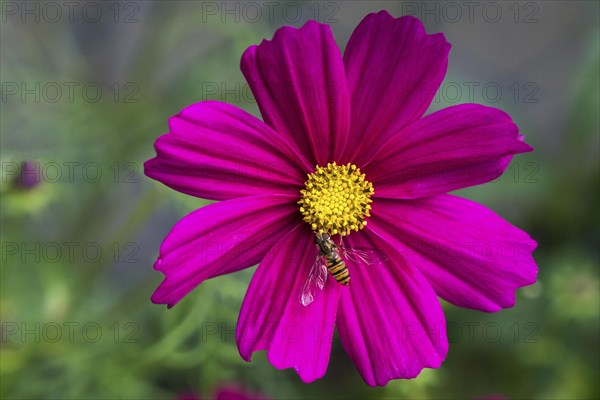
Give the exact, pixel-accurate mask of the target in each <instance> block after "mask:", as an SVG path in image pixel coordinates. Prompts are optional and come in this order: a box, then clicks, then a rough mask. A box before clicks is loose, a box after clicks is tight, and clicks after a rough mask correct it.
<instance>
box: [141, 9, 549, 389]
mask: <svg viewBox="0 0 600 400" xmlns="http://www.w3.org/2000/svg"><path fill="white" fill-rule="evenodd" d="M449 51H450V44H449V43H448V42H447V41H446V39H445V37H444V36H443V35H442V34H439V33H437V34H427V33H426V32H425V28H424V26H423V24H422V23H421V22H420V21H419V20H418V19H416V18H413V17H401V18H393V17H392V16H391V15H390V14H388V13H387V12H385V11H382V12H379V13H376V14H369V15H368V16H366V17H365V18H364V19H363V21H362V22H361V23H360V24H359V25H358V26H357V28H356V29H355V30H354V32H353V34H352V36H351V38H350V41H349V42H348V45H347V47H346V50H345V52H344V54H343V56H342V55H341V54H340V51H339V49H338V47H337V45H336V43H335V41H334V38H333V35H332V32H331V29H330V27H329V26H327V25H324V24H321V23H318V22H315V21H309V22H307V23H306V24H305V25H304V26H302V27H301V28H298V29H297V28H292V27H287V26H286V27H283V28H281V29H279V30H278V31H277V32H276V33H275V35H274V37H273V39H272V40H264V41H263V42H262V43H260V44H259V45H255V46H251V47H249V48H248V49H247V50H246V51H245V52H244V54H243V56H242V61H241V69H242V72H243V74H244V76H245V77H246V79H247V81H248V82H249V84H250V87H251V89H252V91H253V93H254V96H255V98H256V101H257V104H258V106H259V109H260V113H261V115H262V119H263V120H262V121H261V120H260V119H258V118H256V117H254V116H252V115H250V114H248V113H247V112H245V111H243V110H241V109H239V108H237V107H235V106H232V105H229V104H226V103H222V102H216V101H207V102H201V103H196V104H193V105H190V106H188V107H186V108H184V109H183V110H182V111H181V112H180V113H179V114H177V115H176V116H174V117H172V118H171V119H170V120H169V133H167V134H165V135H163V136H161V137H159V138H158V140H157V141H156V145H155V147H156V152H157V156H156V157H155V158H153V159H151V160H149V161H147V162H146V164H145V172H146V174H147V175H148V176H149V177H151V178H154V179H156V180H158V181H160V182H162V183H164V184H166V185H167V186H169V187H171V188H173V189H175V190H178V191H180V192H183V193H186V194H189V195H192V196H196V197H200V198H205V199H210V200H218V202H216V203H213V204H210V205H208V206H205V207H203V208H201V209H199V210H197V211H194V212H192V213H191V214H189V215H188V216H186V217H184V218H183V219H182V220H181V221H180V222H179V223H178V224H176V225H175V227H173V229H172V230H171V232H170V233H169V234H168V236H167V237H166V239H165V240H164V242H163V243H162V245H161V248H160V256H159V258H158V260H157V261H156V264H155V268H156V269H157V270H159V271H161V272H162V273H163V274H164V275H165V279H164V281H163V282H162V283H161V285H160V286H159V287H158V288H157V290H156V291H155V293H154V294H153V296H152V301H153V302H155V303H160V304H167V305H168V306H169V307H172V306H174V305H175V304H177V303H178V302H179V301H181V299H182V298H183V297H184V296H186V295H187V294H188V293H189V292H190V291H192V290H193V289H194V288H196V287H197V286H198V285H199V284H201V283H202V282H203V281H205V280H206V279H210V278H214V277H217V276H219V275H223V274H228V273H232V272H235V271H238V270H241V269H244V268H248V267H251V266H253V265H256V264H258V268H257V269H256V271H255V272H254V275H253V277H252V280H251V282H250V285H249V287H248V291H247V293H246V296H245V298H244V302H243V305H242V308H241V310H240V315H239V319H238V324H237V331H236V340H237V344H238V348H239V351H240V354H241V356H242V357H243V358H244V359H245V360H247V361H250V358H251V356H252V354H253V353H254V352H256V351H259V350H266V352H267V358H268V359H269V361H270V362H271V363H272V364H273V365H274V366H275V367H277V368H294V369H295V370H296V372H297V373H298V374H299V376H300V378H301V379H302V380H304V381H305V382H311V381H313V380H315V379H318V378H320V377H322V376H323V375H324V374H325V372H326V370H327V365H328V362H329V356H330V350H331V342H332V340H331V339H332V336H333V333H334V328H335V327H337V330H338V333H339V337H340V340H341V343H342V345H343V347H344V349H345V350H346V352H347V353H348V355H349V357H350V359H351V360H352V361H353V363H354V364H355V365H356V367H357V369H358V371H359V372H360V374H361V376H362V378H363V379H364V380H365V382H366V383H367V384H369V385H373V386H375V385H385V384H386V383H387V382H388V381H389V380H391V379H398V378H414V377H416V376H417V375H418V374H419V373H420V371H421V370H422V369H423V368H438V367H439V366H440V365H441V364H442V362H443V360H444V359H445V357H446V354H447V351H448V340H447V337H446V324H445V318H444V314H443V312H442V307H441V305H440V301H439V299H438V296H439V297H441V298H442V299H444V300H446V301H448V302H450V303H452V304H454V305H457V306H460V307H467V308H472V309H476V310H481V311H487V312H495V311H499V310H501V309H503V308H507V307H511V306H513V305H514V303H515V292H516V289H517V288H519V287H522V286H525V285H530V284H533V283H534V282H535V279H536V274H537V267H536V265H535V262H534V260H533V258H532V255H531V253H532V252H533V250H534V249H535V247H536V243H535V241H533V240H532V239H531V238H530V237H529V235H528V234H527V233H525V232H523V231H522V230H520V229H518V228H516V227H514V226H512V225H511V224H509V223H508V222H506V221H505V220H503V219H502V218H500V217H499V216H497V215H496V214H495V213H494V212H492V211H491V210H489V209H487V208H485V207H484V206H482V205H479V204H477V203H474V202H472V201H469V200H466V199H462V198H459V197H456V196H453V195H449V194H447V192H450V191H453V190H457V189H461V188H465V187H469V186H473V185H478V184H482V183H485V182H488V181H491V180H493V179H495V178H497V177H499V176H500V175H501V174H502V173H503V172H504V170H505V169H506V167H507V166H508V164H509V163H510V161H511V159H512V156H513V155H515V154H518V153H524V152H529V151H532V148H531V147H530V146H529V145H528V144H526V143H525V142H524V140H523V136H522V135H520V134H519V130H518V127H517V126H516V125H515V124H514V122H513V121H512V120H511V118H510V116H509V115H508V114H506V113H505V112H503V111H501V110H498V109H495V108H491V107H486V106H483V105H477V104H461V105H456V106H452V107H449V108H446V109H443V110H440V111H436V112H433V113H431V114H429V115H427V116H424V113H425V111H426V110H427V108H428V107H429V105H430V103H431V101H432V99H433V97H434V95H435V93H436V90H437V88H439V86H440V84H441V82H442V80H443V79H444V76H445V73H446V69H447V64H448V54H449ZM281 87H285V88H286V90H285V96H283V97H281V95H278V93H280V92H279V91H278V90H276V88H281ZM315 244H316V245H315ZM448 246H451V248H452V254H451V255H449V254H448V253H446V252H445V251H443V249H445V248H447V247H448ZM207 248H210V249H212V250H211V251H203V249H207ZM346 248H347V249H349V250H348V251H346V250H345V249H346ZM352 249H360V250H357V251H358V252H355V253H354V254H355V255H354V256H352V255H351V254H352V253H351V250H352ZM490 249H491V250H490ZM490 251H492V253H493V254H492V255H490V254H491V253H490ZM369 252H370V253H372V254H374V256H373V257H368V258H367V257H364V256H362V254H367V253H369ZM356 254H358V256H356ZM345 274H347V275H348V277H349V278H350V277H351V280H346V279H345V277H346V275H345ZM342 275H343V276H342ZM306 288H308V289H306ZM306 290H308V292H309V293H308V294H309V295H308V296H303V294H305V291H306ZM313 294H314V296H313ZM304 300H306V301H304Z"/></svg>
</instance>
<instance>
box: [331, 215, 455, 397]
mask: <svg viewBox="0 0 600 400" xmlns="http://www.w3.org/2000/svg"><path fill="white" fill-rule="evenodd" d="M369 225H370V222H369ZM347 242H348V245H349V246H350V247H371V248H374V249H377V250H378V251H382V252H384V253H385V254H387V259H385V260H380V261H378V262H377V263H375V264H372V265H366V264H364V263H361V262H359V263H351V262H349V263H347V264H348V268H349V271H350V276H351V281H350V290H349V291H347V292H344V293H343V294H342V297H341V300H340V308H339V310H338V318H337V326H338V332H339V335H340V339H341V341H342V344H343V346H344V349H345V350H346V352H347V353H348V355H349V356H350V359H352V361H353V363H354V364H355V365H356V367H357V368H358V371H359V372H360V374H361V376H362V377H363V379H364V380H365V382H366V383H367V384H369V385H371V386H376V385H377V386H383V385H385V384H386V383H387V382H388V381H389V380H391V379H398V378H414V377H416V376H417V375H418V374H419V373H420V372H421V370H422V369H423V368H438V367H439V366H440V365H441V363H442V361H443V360H444V359H445V357H446V353H447V352H448V340H447V337H446V321H445V318H444V314H443V312H442V307H441V305H440V302H439V300H438V298H437V296H436V294H435V292H434V291H433V289H432V288H431V286H430V285H429V282H427V280H426V279H425V277H423V276H422V275H421V273H420V272H419V271H418V270H417V269H415V268H412V267H411V266H409V265H405V264H404V263H403V262H402V258H401V257H399V255H398V254H397V252H396V251H395V250H394V249H393V248H391V247H390V246H389V245H387V244H385V243H384V242H383V241H382V240H381V239H380V238H379V237H377V236H376V235H374V234H373V233H371V232H369V227H368V226H367V229H365V230H364V231H361V232H359V233H357V234H353V235H349V236H348V239H347Z"/></svg>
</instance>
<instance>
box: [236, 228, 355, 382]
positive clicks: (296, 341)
mask: <svg viewBox="0 0 600 400" xmlns="http://www.w3.org/2000/svg"><path fill="white" fill-rule="evenodd" d="M316 256H317V250H316V247H315V244H314V234H313V233H312V232H311V231H310V230H309V229H308V227H307V226H306V224H304V223H300V224H299V225H298V226H297V227H296V228H295V229H294V231H292V232H290V233H289V234H288V235H287V236H285V237H283V238H282V239H281V240H280V241H279V242H277V244H276V245H275V246H274V247H273V248H272V249H271V251H270V252H269V253H268V254H267V255H266V257H265V258H264V259H263V260H262V261H261V263H260V264H259V266H258V269H257V270H256V272H255V273H254V276H253V277H252V281H251V282H250V286H249V288H248V292H247V293H246V297H245V299H244V303H243V304H242V309H241V311H240V316H239V320H238V325H237V333H236V339H237V343H238V348H239V350H240V354H241V356H242V357H243V358H244V359H245V360H246V361H250V358H251V357H252V353H254V352H255V351H258V350H266V351H267V358H268V359H269V361H270V362H271V363H272V364H273V365H274V366H275V367H276V368H279V369H283V368H294V370H295V371H296V372H297V373H298V375H299V376H300V378H301V379H302V380H303V381H304V382H311V381H313V380H315V379H318V378H320V377H322V376H323V375H324V374H325V371H326V370H327V364H328V363H329V353H330V351H331V343H332V338H333V330H334V325H335V315H336V310H337V307H338V301H339V297H340V292H341V291H342V290H343V289H344V288H342V287H341V285H339V284H338V283H337V282H335V280H334V279H333V277H331V276H329V279H328V281H327V283H326V285H325V287H324V288H323V290H322V291H321V292H320V293H319V294H318V295H317V296H316V297H315V300H314V301H313V302H312V303H311V304H309V305H308V306H303V305H302V304H301V303H300V294H301V292H302V288H303V287H304V283H305V282H306V279H307V278H308V276H309V272H310V269H311V267H312V265H313V263H314V261H315V259H316Z"/></svg>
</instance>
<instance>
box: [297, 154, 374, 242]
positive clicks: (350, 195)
mask: <svg viewBox="0 0 600 400" xmlns="http://www.w3.org/2000/svg"><path fill="white" fill-rule="evenodd" d="M304 185H305V189H304V190H301V191H300V193H301V194H302V198H301V199H300V201H298V204H299V205H300V212H301V213H302V215H303V216H304V218H303V219H304V221H305V222H306V223H307V224H309V225H310V227H311V229H312V230H313V231H315V232H318V233H329V234H330V235H337V234H339V235H342V236H344V235H348V234H349V233H350V232H352V231H358V230H360V229H362V228H364V226H365V225H366V224H367V221H365V217H369V216H370V214H369V210H371V206H370V205H369V204H370V203H371V202H372V201H373V200H371V196H372V195H373V193H374V190H373V184H372V183H371V182H369V181H367V180H365V174H361V173H360V169H359V168H358V167H357V166H356V165H354V164H350V163H349V164H346V165H336V163H335V162H333V163H329V164H327V166H326V167H320V166H317V168H316V169H315V172H313V173H312V174H308V180H307V181H306V182H305V183H304Z"/></svg>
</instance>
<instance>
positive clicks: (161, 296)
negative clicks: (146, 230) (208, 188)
mask: <svg viewBox="0 0 600 400" xmlns="http://www.w3.org/2000/svg"><path fill="white" fill-rule="evenodd" d="M296 198H297V197H295V196H285V195H262V196H254V197H245V198H240V199H233V200H227V201H222V202H219V203H214V204H210V205H208V206H205V207H203V208H201V209H199V210H196V211H194V212H192V213H191V214H189V215H187V216H186V217H184V218H183V219H182V220H181V221H179V222H178V223H177V225H175V226H174V227H173V229H172V230H171V232H169V235H168V236H167V237H166V239H165V240H164V241H163V243H162V245H161V247H160V257H159V258H158V260H157V261H156V263H155V264H154V268H155V269H157V270H158V271H161V272H162V273H163V274H164V275H165V280H164V281H163V282H162V283H161V284H160V286H159V287H158V288H157V289H156V291H155V292H154V294H153V295H152V301H153V302H154V303H160V304H168V305H169V307H172V306H174V305H175V304H177V303H178V302H179V301H180V300H181V299H182V298H183V297H184V296H185V295H186V294H188V293H189V292H190V291H191V290H192V289H194V288H195V287H196V286H198V285H199V284H200V283H202V282H203V281H205V280H206V279H209V278H214V277H215V276H219V275H224V274H228V273H231V272H235V271H239V270H240V269H243V268H247V267H250V266H252V265H255V264H256V263H258V262H259V261H260V260H262V259H263V257H264V256H265V254H267V252H268V251H269V249H270V248H271V247H272V246H273V245H274V244H275V239H274V238H277V237H279V236H281V235H285V234H286V233H287V232H289V231H290V230H291V229H292V227H293V224H294V221H296V220H297V219H298V207H297V205H296V204H295V200H296Z"/></svg>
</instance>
